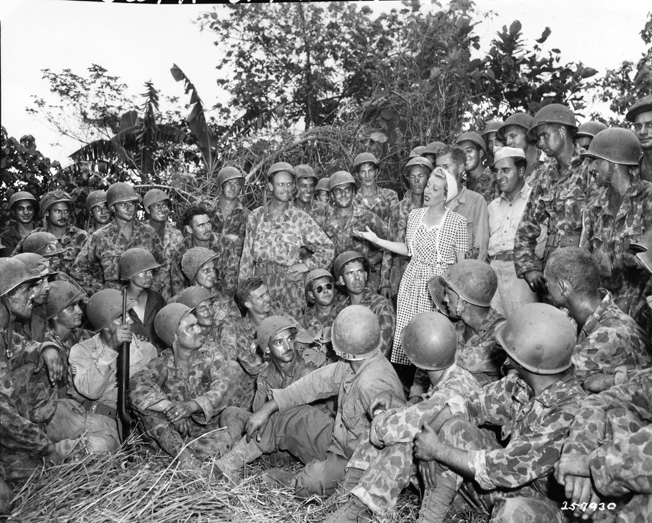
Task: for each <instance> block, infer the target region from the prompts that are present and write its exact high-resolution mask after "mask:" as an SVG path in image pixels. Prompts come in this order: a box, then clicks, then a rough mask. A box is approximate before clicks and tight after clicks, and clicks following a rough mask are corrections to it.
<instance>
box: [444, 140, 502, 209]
mask: <svg viewBox="0 0 652 523" xmlns="http://www.w3.org/2000/svg"><path fill="white" fill-rule="evenodd" d="M455 144H456V145H459V146H460V147H461V148H462V150H463V151H464V152H465V153H466V162H465V164H464V172H465V174H466V188H467V189H469V190H470V191H474V192H477V193H478V194H479V195H480V196H482V197H483V198H484V199H485V200H486V201H487V203H489V202H490V201H491V200H493V199H494V198H495V197H496V196H497V194H498V190H497V187H496V181H495V180H494V176H493V173H492V172H491V168H490V167H489V166H486V167H485V165H484V160H485V159H486V157H487V146H486V145H485V143H484V140H483V139H482V136H480V135H479V134H478V133H476V132H475V131H469V132H467V133H462V134H460V135H459V136H458V137H457V139H456V140H455Z"/></svg>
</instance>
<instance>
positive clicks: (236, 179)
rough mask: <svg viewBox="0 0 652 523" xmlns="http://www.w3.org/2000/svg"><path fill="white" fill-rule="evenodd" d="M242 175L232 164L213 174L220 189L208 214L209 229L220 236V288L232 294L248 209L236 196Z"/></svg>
mask: <svg viewBox="0 0 652 523" xmlns="http://www.w3.org/2000/svg"><path fill="white" fill-rule="evenodd" d="M244 183H245V177H244V174H242V171H240V169H238V168H236V167H228V166H227V167H223V168H222V169H220V171H219V172H218V173H217V185H218V186H219V188H220V191H219V197H218V199H217V205H216V206H215V209H214V210H213V214H212V216H211V223H212V225H213V232H214V233H215V234H217V235H218V236H219V237H220V238H221V239H222V245H223V247H224V249H223V255H222V256H220V258H218V260H217V261H216V263H217V269H218V271H219V273H220V275H221V279H222V282H223V283H222V289H221V290H222V291H223V292H225V293H226V294H228V295H229V296H231V297H233V296H234V295H235V291H236V288H237V286H238V272H239V268H240V258H241V257H242V248H243V246H244V238H245V231H246V228H247V217H248V216H249V211H248V210H247V209H246V208H245V206H244V205H243V203H242V199H241V198H240V195H241V193H242V187H243V186H244Z"/></svg>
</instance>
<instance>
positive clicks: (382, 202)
mask: <svg viewBox="0 0 652 523" xmlns="http://www.w3.org/2000/svg"><path fill="white" fill-rule="evenodd" d="M379 173H380V165H379V163H378V160H377V159H376V157H375V156H374V155H373V154H371V153H360V154H359V155H358V156H356V157H355V159H354V160H353V174H355V175H356V176H357V177H358V179H359V180H360V190H359V191H358V192H357V193H356V195H355V202H356V203H358V204H360V205H362V206H363V207H364V208H365V209H368V210H370V211H371V212H373V213H376V214H377V215H378V216H379V218H380V219H381V220H383V221H384V222H385V223H387V218H389V209H390V208H391V206H392V204H394V203H396V202H397V201H398V194H396V191H392V190H391V189H384V188H382V187H378V185H377V183H376V181H377V179H378V174H379ZM331 197H332V195H331Z"/></svg>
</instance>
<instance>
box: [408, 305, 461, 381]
mask: <svg viewBox="0 0 652 523" xmlns="http://www.w3.org/2000/svg"><path fill="white" fill-rule="evenodd" d="M401 347H402V348H403V351H404V352H405V354H406V355H407V357H408V358H409V359H410V361H411V362H412V363H413V364H414V365H415V366H416V367H418V368H420V369H423V370H442V369H447V368H448V367H450V366H451V365H452V364H453V363H455V352H456V351H457V333H456V332H455V327H454V326H453V324H452V323H451V322H450V320H449V319H448V318H446V316H444V315H443V314H440V313H438V312H434V311H429V312H422V313H420V314H417V315H416V316H415V317H414V318H412V319H411V320H410V323H408V324H407V325H406V326H405V327H404V328H403V331H402V332H401Z"/></svg>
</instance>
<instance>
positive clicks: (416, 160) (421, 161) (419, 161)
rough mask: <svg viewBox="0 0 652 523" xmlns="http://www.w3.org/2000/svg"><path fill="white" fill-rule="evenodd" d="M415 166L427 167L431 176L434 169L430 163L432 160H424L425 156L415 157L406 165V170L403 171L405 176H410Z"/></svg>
mask: <svg viewBox="0 0 652 523" xmlns="http://www.w3.org/2000/svg"><path fill="white" fill-rule="evenodd" d="M415 165H421V166H423V167H425V168H426V169H427V170H428V174H430V173H431V172H432V170H433V169H434V167H433V165H432V163H430V160H428V159H427V158H424V157H423V156H415V157H414V158H411V159H410V161H409V162H408V163H406V164H405V168H404V169H403V172H404V173H405V176H409V175H410V170H411V168H412V167H414V166H415Z"/></svg>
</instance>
